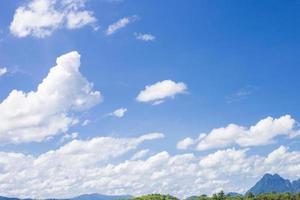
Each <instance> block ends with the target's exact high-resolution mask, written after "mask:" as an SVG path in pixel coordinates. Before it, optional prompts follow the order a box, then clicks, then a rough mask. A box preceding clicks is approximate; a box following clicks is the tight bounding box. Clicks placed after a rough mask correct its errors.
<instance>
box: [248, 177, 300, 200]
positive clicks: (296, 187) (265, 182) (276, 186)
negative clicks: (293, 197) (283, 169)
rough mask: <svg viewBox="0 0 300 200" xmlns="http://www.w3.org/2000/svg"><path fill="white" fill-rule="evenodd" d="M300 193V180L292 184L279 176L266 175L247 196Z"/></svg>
mask: <svg viewBox="0 0 300 200" xmlns="http://www.w3.org/2000/svg"><path fill="white" fill-rule="evenodd" d="M272 192H276V193H283V192H290V193H295V192H300V180H298V181H293V182H291V181H290V180H288V179H284V178H282V177H281V176H279V175H278V174H274V175H271V174H265V175H264V176H263V177H262V178H261V179H260V180H259V181H258V182H257V183H256V184H255V185H254V186H253V187H252V188H251V189H250V190H248V192H247V193H246V194H249V193H252V194H255V195H257V194H262V193H272Z"/></svg>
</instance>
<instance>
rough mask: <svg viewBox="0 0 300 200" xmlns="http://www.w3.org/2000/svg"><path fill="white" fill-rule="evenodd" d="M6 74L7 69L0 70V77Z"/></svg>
mask: <svg viewBox="0 0 300 200" xmlns="http://www.w3.org/2000/svg"><path fill="white" fill-rule="evenodd" d="M6 73H7V68H5V67H4V68H0V77H1V76H3V75H5V74H6Z"/></svg>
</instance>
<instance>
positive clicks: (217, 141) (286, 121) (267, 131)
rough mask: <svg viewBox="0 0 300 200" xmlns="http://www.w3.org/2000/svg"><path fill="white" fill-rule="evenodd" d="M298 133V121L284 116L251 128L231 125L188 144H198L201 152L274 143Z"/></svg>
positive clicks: (267, 120)
mask: <svg viewBox="0 0 300 200" xmlns="http://www.w3.org/2000/svg"><path fill="white" fill-rule="evenodd" d="M298 132H299V130H298V129H297V123H296V121H295V120H294V119H293V118H292V117H291V116H290V115H284V116H282V117H280V118H277V119H274V118H272V117H267V118H265V119H262V120H260V121H259V122H258V123H257V124H255V125H253V126H250V127H249V128H247V127H244V126H239V125H236V124H229V125H228V126H226V127H221V128H215V129H213V130H211V131H210V132H209V133H208V134H205V133H202V134H201V135H200V136H199V138H197V139H194V140H193V139H188V141H187V142H188V144H190V145H192V144H197V150H199V151H203V150H208V149H217V148H218V149H220V148H226V147H230V146H234V145H238V146H241V147H251V146H261V145H267V144H270V143H274V142H275V139H276V137H278V136H288V137H295V136H297V133H298ZM181 143H183V141H181ZM190 145H189V146H190ZM183 146H184V145H183Z"/></svg>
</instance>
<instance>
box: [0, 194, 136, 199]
mask: <svg viewBox="0 0 300 200" xmlns="http://www.w3.org/2000/svg"><path fill="white" fill-rule="evenodd" d="M131 198H132V196H130V195H103V194H97V193H95V194H83V195H80V196H77V197H74V198H70V200H120V199H122V200H123V199H131ZM0 200H1V199H0Z"/></svg>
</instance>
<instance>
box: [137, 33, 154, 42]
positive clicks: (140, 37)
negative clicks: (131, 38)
mask: <svg viewBox="0 0 300 200" xmlns="http://www.w3.org/2000/svg"><path fill="white" fill-rule="evenodd" d="M134 35H135V38H136V39H137V40H142V41H145V42H150V41H154V40H155V36H154V35H151V34H145V33H135V34H134Z"/></svg>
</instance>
